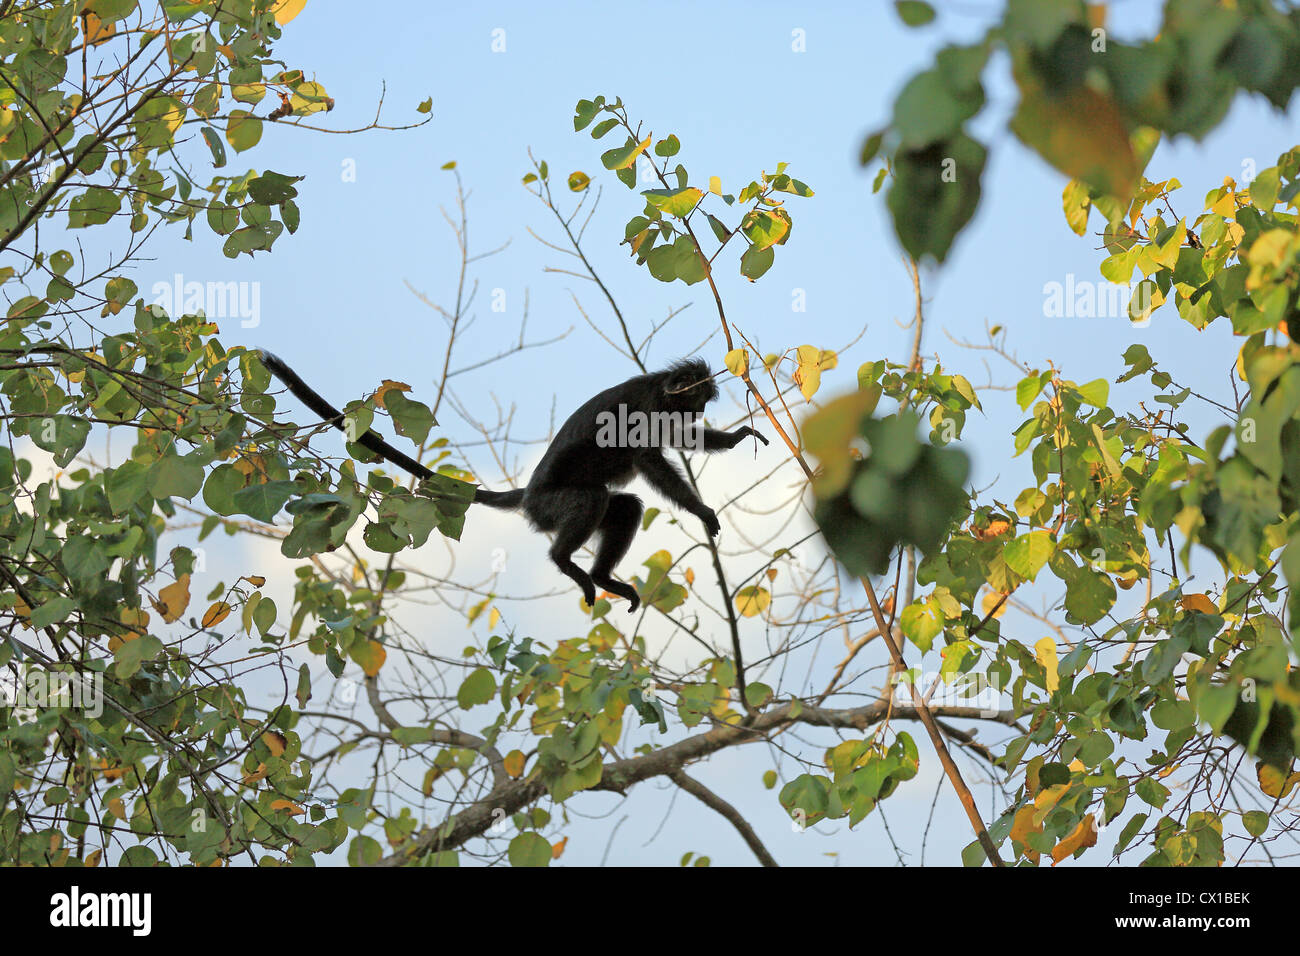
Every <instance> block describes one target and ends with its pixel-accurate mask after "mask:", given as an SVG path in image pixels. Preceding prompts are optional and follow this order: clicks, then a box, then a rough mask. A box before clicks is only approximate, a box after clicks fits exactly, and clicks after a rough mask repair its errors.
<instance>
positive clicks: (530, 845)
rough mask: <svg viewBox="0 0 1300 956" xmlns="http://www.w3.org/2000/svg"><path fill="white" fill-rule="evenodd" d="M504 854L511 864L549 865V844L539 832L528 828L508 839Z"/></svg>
mask: <svg viewBox="0 0 1300 956" xmlns="http://www.w3.org/2000/svg"><path fill="white" fill-rule="evenodd" d="M506 856H507V857H508V858H509V859H510V865H511V866H550V865H551V844H550V843H548V842H547V841H546V837H544V836H542V835H541V834H540V833H535V832H534V831H532V830H529V831H527V832H525V833H521V834H519V835H518V836H517V837H515V838H514V839H513V840H511V841H510V848H509V849H508V850H507V851H506Z"/></svg>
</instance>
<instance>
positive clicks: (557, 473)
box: [261, 352, 767, 611]
mask: <svg viewBox="0 0 1300 956" xmlns="http://www.w3.org/2000/svg"><path fill="white" fill-rule="evenodd" d="M261 357H262V363H263V364H264V365H265V366H266V367H267V368H268V369H269V370H270V371H271V372H272V373H273V374H274V375H275V376H276V377H277V378H279V379H280V380H281V381H282V382H284V384H285V385H286V386H288V388H289V391H291V392H292V393H293V394H294V395H296V396H297V397H298V399H299V400H301V401H302V402H303V404H305V405H306V406H307V407H308V408H310V409H311V410H312V411H314V412H315V413H316V414H317V415H320V416H321V417H322V418H323V419H325V420H326V421H329V422H330V423H331V424H333V425H335V426H337V427H338V428H342V427H343V424H342V421H343V416H342V414H341V413H340V412H338V411H337V410H336V409H335V408H334V407H333V406H331V405H330V404H329V403H328V402H326V401H325V400H324V399H323V398H321V397H320V396H319V395H318V394H316V393H315V392H314V391H312V390H311V389H310V388H309V387H308V386H307V385H306V384H305V383H304V382H303V381H302V379H300V378H299V377H298V376H297V375H295V374H294V373H293V370H292V369H290V368H289V367H288V366H287V365H285V364H284V362H282V361H281V360H280V359H278V358H277V357H276V356H274V355H271V354H270V353H269V352H262V353H261ZM717 397H718V387H717V385H716V384H714V382H713V378H712V377H711V376H710V374H709V367H708V365H707V364H706V363H705V362H704V360H703V359H685V360H683V361H680V362H676V363H674V364H673V365H671V366H670V367H669V368H667V369H665V370H663V371H662V372H654V373H651V374H648V375H638V376H636V377H635V378H630V379H628V380H627V381H626V382H623V383H622V384H621V385H615V386H614V387H613V388H607V389H605V391H603V392H601V393H600V394H599V395H597V396H595V397H594V398H592V399H590V400H589V401H587V402H586V403H584V404H583V405H582V406H581V407H580V408H579V409H578V410H577V411H575V412H574V413H573V414H572V415H570V416H569V417H568V419H567V420H566V421H565V422H564V424H563V425H561V426H560V430H559V431H558V432H557V433H556V435H555V438H554V439H552V441H551V444H550V447H548V448H547V449H546V454H545V455H543V456H542V460H541V461H540V462H539V463H538V465H537V469H536V470H535V471H534V472H533V475H532V477H531V478H530V479H529V481H528V485H527V487H525V488H523V489H516V490H513V491H506V492H497V491H488V490H487V489H484V488H479V489H478V490H477V491H476V492H475V494H474V500H475V502H477V503H479V504H485V505H489V506H491V507H494V508H520V507H522V509H523V512H524V514H525V515H527V517H528V520H529V522H530V523H531V524H532V525H533V527H534V528H536V529H538V530H539V531H551V532H554V533H555V542H554V544H552V545H551V550H550V555H551V560H552V561H554V562H555V565H556V567H558V568H559V569H560V571H561V572H563V573H564V574H566V575H568V576H569V577H570V578H572V579H573V580H574V582H576V583H577V585H578V587H579V588H581V589H582V596H583V598H584V599H585V600H586V601H587V604H588V605H592V604H595V603H596V588H595V585H600V587H602V588H604V589H605V590H607V591H611V592H612V593H614V594H617V595H618V596H619V597H624V598H627V600H628V601H629V602H630V607H629V608H628V610H629V611H635V610H636V609H637V607H638V606H639V605H640V598H639V597H638V596H637V593H636V590H635V589H634V588H633V587H632V586H631V585H629V584H626V583H624V582H622V581H619V580H618V579H617V578H615V577H614V567H615V565H617V564H618V562H619V561H620V560H621V559H622V558H623V556H624V555H625V554H627V551H628V548H629V547H631V545H632V539H633V538H635V537H636V532H637V527H638V525H639V524H640V522H641V500H640V499H639V498H637V497H636V495H632V494H627V493H625V492H621V491H612V490H611V489H614V488H621V487H622V486H623V485H625V484H627V483H628V482H629V481H631V480H632V478H633V477H635V476H636V475H638V474H639V475H640V476H641V477H642V478H644V479H645V480H646V481H647V482H648V483H649V484H650V486H651V487H652V488H654V489H655V490H656V491H658V492H659V493H660V494H661V495H663V496H664V497H665V498H667V499H668V500H669V501H671V502H672V503H673V504H675V505H677V506H678V507H679V508H682V509H683V510H685V511H688V512H690V513H691V514H693V515H695V516H696V517H697V518H699V519H700V520H701V521H703V522H704V526H705V527H706V528H707V529H708V531H709V533H710V534H712V535H716V534H717V533H718V532H719V531H720V530H721V528H720V525H719V524H718V516H717V515H716V514H715V513H714V511H713V509H712V508H710V507H709V506H708V505H706V504H705V503H704V502H703V501H701V500H700V499H699V497H698V496H697V495H696V494H695V492H694V490H693V489H692V488H691V486H690V484H689V483H687V481H686V479H685V478H684V477H682V474H681V472H679V471H678V470H677V469H676V468H675V467H674V466H673V464H672V463H671V462H670V461H669V460H668V459H667V458H665V457H664V454H663V448H664V447H672V448H683V447H689V448H692V449H697V450H702V451H706V452H709V451H721V450H724V449H728V448H734V447H736V445H737V444H739V443H740V442H741V441H742V440H743V439H744V438H746V437H747V436H750V435H752V436H754V437H755V438H757V439H758V440H760V441H761V442H763V444H765V445H766V444H767V439H766V438H764V437H763V436H762V435H761V434H759V433H758V432H757V431H755V430H754V429H752V428H750V427H749V426H747V425H746V426H743V427H741V428H737V429H736V430H735V431H732V432H724V431H717V430H716V429H712V428H705V427H703V424H702V423H701V422H699V420H698V416H699V415H700V413H702V412H703V411H704V406H705V405H707V404H708V403H709V402H711V401H713V400H714V399H715V398H717ZM620 406H623V417H624V420H627V418H628V417H630V416H632V415H633V413H639V414H640V415H643V416H653V415H655V414H656V413H660V412H676V413H679V414H680V415H681V419H680V422H681V423H682V424H685V426H686V428H687V429H688V431H687V432H685V433H683V431H682V430H681V429H680V428H679V429H678V430H676V431H673V432H671V433H670V434H669V435H668V436H667V440H666V441H659V442H656V443H654V444H650V445H645V446H640V447H629V445H628V444H627V443H626V442H618V443H616V444H613V445H607V446H602V444H600V443H599V442H598V441H597V437H598V435H600V434H601V424H602V413H606V412H608V413H610V414H611V415H613V416H614V418H615V420H617V419H618V418H619V415H620ZM688 421H689V422H692V423H693V424H689V423H688ZM621 437H626V436H621ZM357 443H358V444H360V445H361V446H362V447H364V448H367V449H369V450H370V451H373V452H374V453H375V454H377V455H380V456H382V457H383V458H386V459H387V460H388V461H390V462H392V463H393V464H395V465H397V466H399V467H401V468H404V469H406V470H407V471H409V472H411V473H412V474H414V475H417V476H419V477H422V478H427V477H429V476H430V475H431V474H432V472H430V471H429V469H427V468H425V467H424V466H423V465H421V464H419V462H416V461H414V460H412V459H411V458H409V457H407V456H406V455H404V454H402V453H401V452H400V451H398V450H397V449H395V448H393V447H392V446H390V445H389V444H388V443H387V442H385V441H384V440H383V439H382V438H380V437H379V435H377V434H376V433H375V432H373V431H368V432H366V433H365V434H364V435H362V436H361V437H360V438H359V439H358V441H357ZM593 534H598V535H599V536H600V544H599V546H598V547H597V549H596V559H595V561H594V562H593V563H592V566H591V573H590V574H588V573H587V572H586V571H584V570H582V568H580V567H578V566H577V565H576V564H574V563H573V552H575V551H576V550H578V548H580V547H581V546H582V544H583V543H584V542H585V541H586V540H587V539H588V538H590V537H591V536H592V535H593Z"/></svg>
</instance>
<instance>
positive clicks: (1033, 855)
mask: <svg viewBox="0 0 1300 956" xmlns="http://www.w3.org/2000/svg"><path fill="white" fill-rule="evenodd" d="M1034 815H1035V814H1034V808H1033V807H1032V806H1024V807H1021V808H1020V809H1019V810H1017V811H1016V818H1015V820H1014V821H1012V823H1011V839H1012V840H1014V841H1016V842H1017V843H1019V844H1020V845H1021V846H1022V847H1024V848H1025V850H1024V855H1025V858H1026V859H1029V860H1032V861H1033V862H1035V863H1037V862H1038V851H1037V850H1031V849H1029V837H1030V834H1033V833H1042V832H1043V824H1042V823H1041V822H1039V821H1036V820H1035V819H1034Z"/></svg>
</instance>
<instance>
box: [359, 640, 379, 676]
mask: <svg viewBox="0 0 1300 956" xmlns="http://www.w3.org/2000/svg"><path fill="white" fill-rule="evenodd" d="M352 659H353V660H354V661H356V662H357V663H358V664H360V665H361V669H362V670H363V671H364V672H365V675H366V676H367V677H374V676H375V675H376V674H378V673H379V669H380V668H381V667H383V666H384V661H386V660H387V659H388V651H386V650H384V645H383V644H380V643H379V642H378V641H369V640H368V641H366V643H365V644H354V645H353V646H352Z"/></svg>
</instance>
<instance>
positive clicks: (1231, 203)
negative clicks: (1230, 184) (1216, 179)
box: [1210, 189, 1237, 219]
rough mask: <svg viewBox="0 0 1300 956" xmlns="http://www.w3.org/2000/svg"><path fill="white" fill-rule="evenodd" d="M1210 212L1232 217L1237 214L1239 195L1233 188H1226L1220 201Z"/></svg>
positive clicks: (1228, 217) (1226, 217)
mask: <svg viewBox="0 0 1300 956" xmlns="http://www.w3.org/2000/svg"><path fill="white" fill-rule="evenodd" d="M1210 212H1212V213H1214V214H1215V215H1216V216H1223V217H1224V218H1225V219H1231V218H1232V217H1233V216H1235V215H1236V214H1237V196H1236V193H1234V192H1233V191H1232V190H1231V189H1226V190H1224V193H1223V195H1222V196H1220V197H1219V199H1218V201H1217V202H1215V203H1214V205H1212V206H1211V207H1210Z"/></svg>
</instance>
